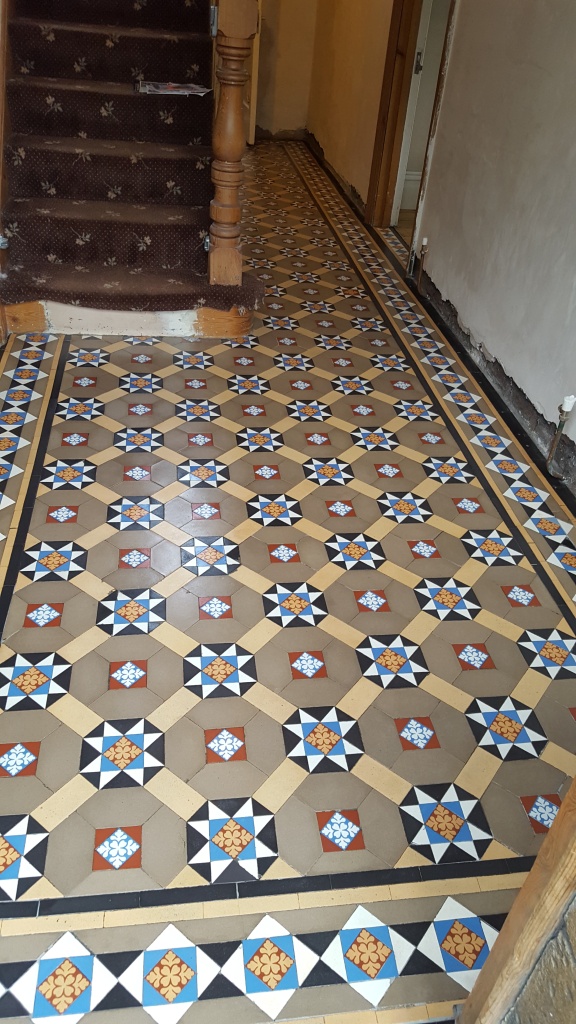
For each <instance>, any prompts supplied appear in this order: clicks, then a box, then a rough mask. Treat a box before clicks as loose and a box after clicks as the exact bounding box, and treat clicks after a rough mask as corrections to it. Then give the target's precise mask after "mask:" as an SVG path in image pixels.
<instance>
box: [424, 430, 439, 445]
mask: <svg viewBox="0 0 576 1024" xmlns="http://www.w3.org/2000/svg"><path fill="white" fill-rule="evenodd" d="M418 437H419V438H420V441H421V442H422V444H431V445H437V444H445V443H446V442H445V440H444V437H443V435H442V434H439V433H438V431H437V430H425V431H423V432H422V433H421V434H418Z"/></svg>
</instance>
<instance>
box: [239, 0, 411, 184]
mask: <svg viewBox="0 0 576 1024" xmlns="http://www.w3.org/2000/svg"><path fill="white" fill-rule="evenodd" d="M391 13H392V0H353V2H352V0H263V10H262V40H261V50H260V54H261V56H260V60H261V70H260V80H259V93H258V111H257V124H258V127H259V128H260V129H264V130H265V131H267V132H272V133H273V134H281V133H283V132H294V131H297V130H298V129H303V128H307V129H308V131H310V132H312V134H313V135H314V136H315V137H316V139H317V140H318V142H319V143H320V145H321V146H322V148H323V150H324V155H325V157H326V160H327V161H328V163H329V164H330V165H331V166H332V167H333V168H334V170H335V171H336V173H337V174H338V175H339V176H340V177H341V178H342V179H343V180H344V181H345V182H346V184H347V185H351V186H352V188H353V189H355V190H356V192H357V193H358V194H359V195H360V197H361V198H362V200H363V201H366V199H367V197H368V185H369V181H370V170H371V166H372V154H373V151H374V137H375V134H376V122H377V118H378V108H379V103H380V94H381V90H382V80H383V75H384V63H385V60H386V48H387V45H388V33H389V29H390V17H391Z"/></svg>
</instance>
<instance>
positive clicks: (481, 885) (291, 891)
mask: <svg viewBox="0 0 576 1024" xmlns="http://www.w3.org/2000/svg"><path fill="white" fill-rule="evenodd" d="M534 860H535V858H534V857H518V858H516V859H513V858H511V859H498V860H489V861H479V862H478V863H475V864H474V871H473V873H469V867H470V866H469V865H468V864H448V865H429V866H428V865H422V867H411V868H389V869H388V870H383V871H361V872H350V873H345V872H342V873H340V874H337V875H305V876H303V877H302V878H278V879H273V880H270V881H266V879H265V878H264V879H260V881H258V882H234V883H222V884H218V883H216V884H213V885H199V886H187V887H182V888H174V889H145V890H141V891H134V892H118V893H102V894H98V895H93V896H61V897H55V898H53V899H41V900H25V901H22V902H20V903H2V904H1V905H0V919H1V918H3V920H4V921H10V920H11V921H21V922H23V923H24V922H26V921H31V920H34V919H37V918H48V917H61V916H62V915H67V916H69V915H74V914H106V913H107V912H110V911H124V910H141V911H143V912H146V911H149V910H152V909H155V908H160V907H164V908H173V907H176V906H182V905H184V904H189V905H200V904H202V905H213V904H216V905H217V904H220V903H222V904H224V903H225V904H227V905H228V906H229V905H230V904H237V905H238V906H239V907H242V902H243V900H254V899H260V898H266V899H271V898H273V897H275V896H278V897H281V898H284V897H287V896H295V897H300V896H302V897H304V896H305V894H308V899H309V900H311V899H313V898H316V897H317V898H319V896H320V894H323V895H324V896H325V897H326V899H325V903H327V904H328V903H330V902H331V901H330V899H329V895H330V894H333V895H335V894H336V893H338V892H339V891H341V892H347V891H349V890H354V896H353V902H362V899H366V896H364V897H363V896H362V893H363V892H366V890H367V889H369V890H370V891H372V890H373V889H375V888H378V889H382V892H383V895H382V897H381V898H382V899H384V898H386V899H390V898H391V897H390V896H388V897H386V896H385V890H387V889H388V890H389V889H390V888H391V887H392V886H399V885H401V886H407V887H408V886H409V887H410V888H411V889H414V888H418V892H414V894H413V895H415V896H416V895H418V896H426V895H436V894H437V891H438V887H439V886H442V883H445V884H446V885H448V883H450V886H449V890H450V893H452V892H453V891H457V886H458V883H461V884H462V885H464V884H465V885H466V887H467V888H468V887H469V886H470V885H471V886H472V890H471V891H487V890H489V888H490V885H489V881H488V880H489V879H490V878H492V879H496V878H498V879H506V880H508V878H509V880H510V885H509V886H506V887H507V888H508V887H509V888H510V889H514V888H518V887H519V886H520V885H521V884H522V882H523V880H524V876H525V874H526V873H527V872H528V871H530V869H531V867H532V865H533V863H534ZM466 869H468V870H466ZM520 878H521V879H522V881H519V879H520ZM426 887H427V888H426ZM499 887H500V888H501V887H502V886H499ZM427 890H428V891H427ZM313 894H316V895H315V896H313ZM373 898H374V897H373V895H372V899H373ZM395 898H406V897H404V896H402V897H399V896H396V897H395ZM302 902H303V901H302ZM315 905H316V904H315ZM318 905H319V906H321V905H322V903H319V904H318ZM297 906H298V900H297V901H296V908H297ZM242 912H243V913H248V909H246V910H242ZM224 913H228V911H227V910H226V911H225V912H224ZM210 916H214V915H213V914H211V915H210ZM216 916H217V915H216Z"/></svg>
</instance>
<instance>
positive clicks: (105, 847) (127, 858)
mask: <svg viewBox="0 0 576 1024" xmlns="http://www.w3.org/2000/svg"><path fill="white" fill-rule="evenodd" d="M131 844H136V846H137V847H138V848H137V849H136V848H135V846H134V845H131ZM99 851H101V852H99ZM132 851H133V852H132ZM128 854H129V855H128ZM140 867H142V826H141V825H120V826H117V827H115V828H97V829H96V831H95V833H94V855H93V857H92V870H93V871H123V870H124V869H126V870H132V869H133V868H140Z"/></svg>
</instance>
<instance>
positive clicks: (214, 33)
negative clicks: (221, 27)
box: [210, 4, 218, 39]
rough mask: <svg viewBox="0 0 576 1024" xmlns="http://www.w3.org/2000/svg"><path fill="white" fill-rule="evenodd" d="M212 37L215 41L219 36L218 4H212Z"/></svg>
mask: <svg viewBox="0 0 576 1024" xmlns="http://www.w3.org/2000/svg"><path fill="white" fill-rule="evenodd" d="M210 35H211V36H212V38H213V39H215V38H216V36H217V35H218V4H210Z"/></svg>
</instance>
